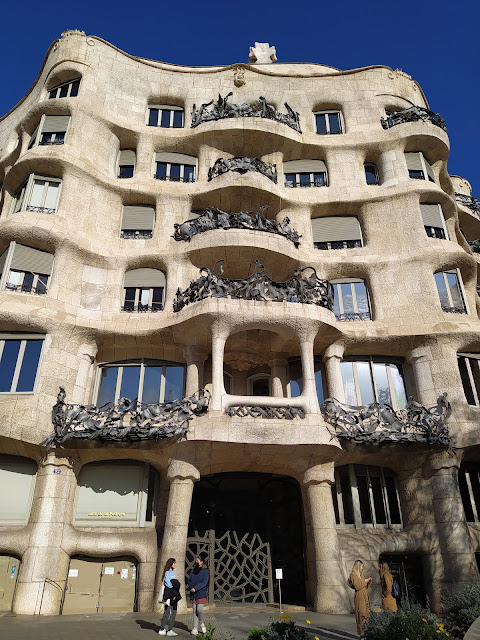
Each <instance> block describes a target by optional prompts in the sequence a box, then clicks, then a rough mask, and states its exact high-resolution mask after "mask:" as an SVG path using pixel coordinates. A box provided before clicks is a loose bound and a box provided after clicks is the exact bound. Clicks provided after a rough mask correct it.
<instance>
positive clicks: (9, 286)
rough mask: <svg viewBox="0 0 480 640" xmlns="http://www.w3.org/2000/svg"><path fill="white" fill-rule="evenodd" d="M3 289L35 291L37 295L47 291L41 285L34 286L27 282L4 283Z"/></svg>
mask: <svg viewBox="0 0 480 640" xmlns="http://www.w3.org/2000/svg"><path fill="white" fill-rule="evenodd" d="M5 289H9V290H10V291H20V292H21V293H36V294H38V295H45V294H46V293H47V288H46V287H43V286H36V287H34V286H32V285H28V284H11V283H10V282H7V283H6V285H5Z"/></svg>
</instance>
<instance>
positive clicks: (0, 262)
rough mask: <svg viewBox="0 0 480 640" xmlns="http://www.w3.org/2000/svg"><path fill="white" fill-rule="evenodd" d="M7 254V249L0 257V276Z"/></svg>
mask: <svg viewBox="0 0 480 640" xmlns="http://www.w3.org/2000/svg"><path fill="white" fill-rule="evenodd" d="M7 254H8V247H7V248H6V249H5V251H4V252H3V253H2V255H0V276H1V275H2V273H3V268H4V266H5V260H6V259H7Z"/></svg>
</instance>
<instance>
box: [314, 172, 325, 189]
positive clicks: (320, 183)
mask: <svg viewBox="0 0 480 640" xmlns="http://www.w3.org/2000/svg"><path fill="white" fill-rule="evenodd" d="M313 182H314V184H315V186H316V187H324V186H325V182H326V181H325V174H324V173H314V174H313Z"/></svg>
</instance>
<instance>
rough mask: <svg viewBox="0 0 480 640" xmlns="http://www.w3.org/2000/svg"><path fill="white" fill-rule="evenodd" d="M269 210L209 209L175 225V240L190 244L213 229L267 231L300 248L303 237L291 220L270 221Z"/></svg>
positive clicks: (265, 207) (261, 208)
mask: <svg viewBox="0 0 480 640" xmlns="http://www.w3.org/2000/svg"><path fill="white" fill-rule="evenodd" d="M266 209H268V206H267V205H264V206H262V207H260V208H259V209H258V211H256V212H250V211H249V212H244V211H240V212H239V213H226V212H225V211H221V210H220V209H218V208H217V207H208V209H205V210H204V211H203V212H202V213H201V215H199V216H198V217H197V218H193V219H191V220H186V221H185V222H182V223H181V224H177V223H175V225H174V226H175V233H174V234H173V236H172V237H173V238H175V240H178V241H180V240H186V241H187V242H190V240H191V239H192V238H193V236H196V235H197V234H199V233H204V232H205V231H211V230H213V229H249V230H251V231H266V232H267V233H275V234H277V235H280V236H283V237H284V238H287V240H291V241H292V242H293V244H294V245H295V246H296V247H298V245H299V244H300V238H301V236H300V235H299V234H298V233H297V232H296V231H295V230H294V229H292V228H291V227H290V218H284V219H283V220H282V222H277V221H276V220H270V219H268V218H266V217H265V215H264V211H265V210H266Z"/></svg>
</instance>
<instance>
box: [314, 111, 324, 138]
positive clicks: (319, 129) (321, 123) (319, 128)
mask: <svg viewBox="0 0 480 640" xmlns="http://www.w3.org/2000/svg"><path fill="white" fill-rule="evenodd" d="M315 120H316V123H317V133H320V134H322V135H323V134H325V133H327V122H326V119H325V114H321V115H317V116H315Z"/></svg>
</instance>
